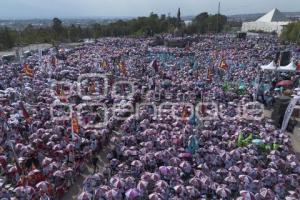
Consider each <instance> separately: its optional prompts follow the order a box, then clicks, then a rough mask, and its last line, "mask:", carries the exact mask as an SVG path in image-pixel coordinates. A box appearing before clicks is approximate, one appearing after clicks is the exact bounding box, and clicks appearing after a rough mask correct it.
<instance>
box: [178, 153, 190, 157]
mask: <svg viewBox="0 0 300 200" xmlns="http://www.w3.org/2000/svg"><path fill="white" fill-rule="evenodd" d="M178 157H179V158H191V157H192V154H191V153H180V154H179V155H178Z"/></svg>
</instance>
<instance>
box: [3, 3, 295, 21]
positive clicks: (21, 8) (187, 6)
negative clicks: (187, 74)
mask: <svg viewBox="0 0 300 200" xmlns="http://www.w3.org/2000/svg"><path fill="white" fill-rule="evenodd" d="M219 1H220V2H221V13H222V14H226V15H232V14H246V13H247V14H248V13H265V12H268V11H270V10H272V9H273V8H278V9H279V10H280V11H284V12H287V11H291V12H294V11H295V12H297V11H300V0H0V19H31V18H53V17H59V18H82V17H136V16H148V15H149V13H150V12H152V11H153V12H155V13H158V14H168V13H170V14H171V15H176V13H177V9H178V8H179V7H180V8H181V13H182V16H189V15H197V14H199V13H201V12H204V11H206V12H208V13H211V14H213V13H217V10H218V2H219Z"/></svg>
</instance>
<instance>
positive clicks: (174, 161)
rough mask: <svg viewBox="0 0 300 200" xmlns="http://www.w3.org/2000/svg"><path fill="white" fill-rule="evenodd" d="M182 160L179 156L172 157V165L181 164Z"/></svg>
mask: <svg viewBox="0 0 300 200" xmlns="http://www.w3.org/2000/svg"><path fill="white" fill-rule="evenodd" d="M180 162H181V160H180V159H179V158H177V157H172V158H171V159H170V164H171V165H172V166H179V164H180Z"/></svg>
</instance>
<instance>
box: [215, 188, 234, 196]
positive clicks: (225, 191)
mask: <svg viewBox="0 0 300 200" xmlns="http://www.w3.org/2000/svg"><path fill="white" fill-rule="evenodd" d="M216 193H217V194H218V195H219V196H220V197H222V198H227V197H229V195H230V194H231V191H230V189H228V188H227V187H226V185H220V186H219V187H217V189H216Z"/></svg>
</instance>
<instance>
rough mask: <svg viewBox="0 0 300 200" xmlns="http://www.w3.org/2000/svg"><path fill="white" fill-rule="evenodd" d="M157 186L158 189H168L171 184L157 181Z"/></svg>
mask: <svg viewBox="0 0 300 200" xmlns="http://www.w3.org/2000/svg"><path fill="white" fill-rule="evenodd" d="M155 186H156V187H158V188H162V189H167V188H168V187H169V184H168V183H167V182H166V181H163V180H159V181H157V183H156V184H155Z"/></svg>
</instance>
